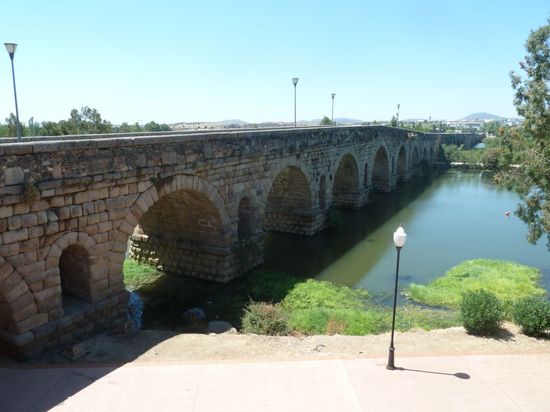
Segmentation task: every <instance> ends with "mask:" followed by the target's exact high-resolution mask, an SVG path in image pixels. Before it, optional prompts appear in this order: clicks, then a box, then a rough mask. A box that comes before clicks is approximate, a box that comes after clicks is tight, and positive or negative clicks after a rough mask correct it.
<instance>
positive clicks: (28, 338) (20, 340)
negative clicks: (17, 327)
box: [2, 331, 34, 348]
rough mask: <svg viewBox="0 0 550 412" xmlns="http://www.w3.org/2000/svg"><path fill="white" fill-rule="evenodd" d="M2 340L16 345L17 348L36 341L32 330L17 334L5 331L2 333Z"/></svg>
mask: <svg viewBox="0 0 550 412" xmlns="http://www.w3.org/2000/svg"><path fill="white" fill-rule="evenodd" d="M2 340H3V341H5V342H6V343H7V344H9V345H11V346H14V347H16V348H21V347H23V346H25V345H28V344H29V343H32V342H33V341H34V335H33V333H32V332H25V333H17V334H15V333H11V332H7V331H4V332H3V333H2Z"/></svg>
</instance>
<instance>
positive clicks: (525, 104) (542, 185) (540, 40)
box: [497, 19, 550, 249]
mask: <svg viewBox="0 0 550 412" xmlns="http://www.w3.org/2000/svg"><path fill="white" fill-rule="evenodd" d="M525 47H526V50H527V55H526V56H525V59H524V60H523V61H522V62H521V63H520V67H521V69H522V70H523V71H524V74H523V76H521V75H519V74H517V73H513V72H512V73H511V79H512V87H513V88H514V90H515V92H516V93H515V99H514V104H515V106H516V110H517V112H518V114H519V115H520V116H521V117H523V119H524V121H523V125H522V127H517V128H513V129H511V130H509V131H508V133H506V134H505V135H504V136H503V142H502V143H503V144H502V147H503V149H504V156H503V159H504V164H503V166H504V170H503V172H502V173H500V174H499V176H498V177H497V178H498V181H499V182H501V183H503V184H505V185H506V186H507V187H508V188H512V189H514V190H516V191H517V192H518V193H519V194H520V196H521V203H520V204H519V207H518V209H517V211H516V214H517V215H518V216H519V218H520V219H522V220H523V221H524V222H525V223H526V224H527V227H528V231H529V240H530V241H531V242H533V243H535V242H536V241H537V240H538V239H540V238H541V237H542V236H543V235H544V234H546V236H547V239H548V243H547V244H548V247H549V249H550V173H549V170H550V139H548V136H549V135H550V19H548V23H547V24H545V25H544V26H541V27H540V28H538V29H537V30H535V31H532V32H531V34H530V35H529V38H528V39H527V42H526V44H525ZM518 166H519V167H518Z"/></svg>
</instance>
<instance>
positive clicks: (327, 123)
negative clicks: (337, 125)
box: [319, 116, 332, 126]
mask: <svg viewBox="0 0 550 412" xmlns="http://www.w3.org/2000/svg"><path fill="white" fill-rule="evenodd" d="M331 124H332V122H331V121H330V119H329V118H328V117H327V116H323V118H322V119H321V121H320V122H319V126H330V125H331Z"/></svg>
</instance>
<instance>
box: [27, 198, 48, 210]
mask: <svg viewBox="0 0 550 412" xmlns="http://www.w3.org/2000/svg"><path fill="white" fill-rule="evenodd" d="M49 207H50V204H49V203H48V201H47V200H44V199H42V200H38V201H36V202H34V203H33V204H32V205H31V212H40V211H42V210H46V209H48V208H49Z"/></svg>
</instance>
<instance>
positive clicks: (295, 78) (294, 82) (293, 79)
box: [292, 77, 298, 127]
mask: <svg viewBox="0 0 550 412" xmlns="http://www.w3.org/2000/svg"><path fill="white" fill-rule="evenodd" d="M292 84H294V127H296V85H297V84H298V78H297V77H293V78H292Z"/></svg>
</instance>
